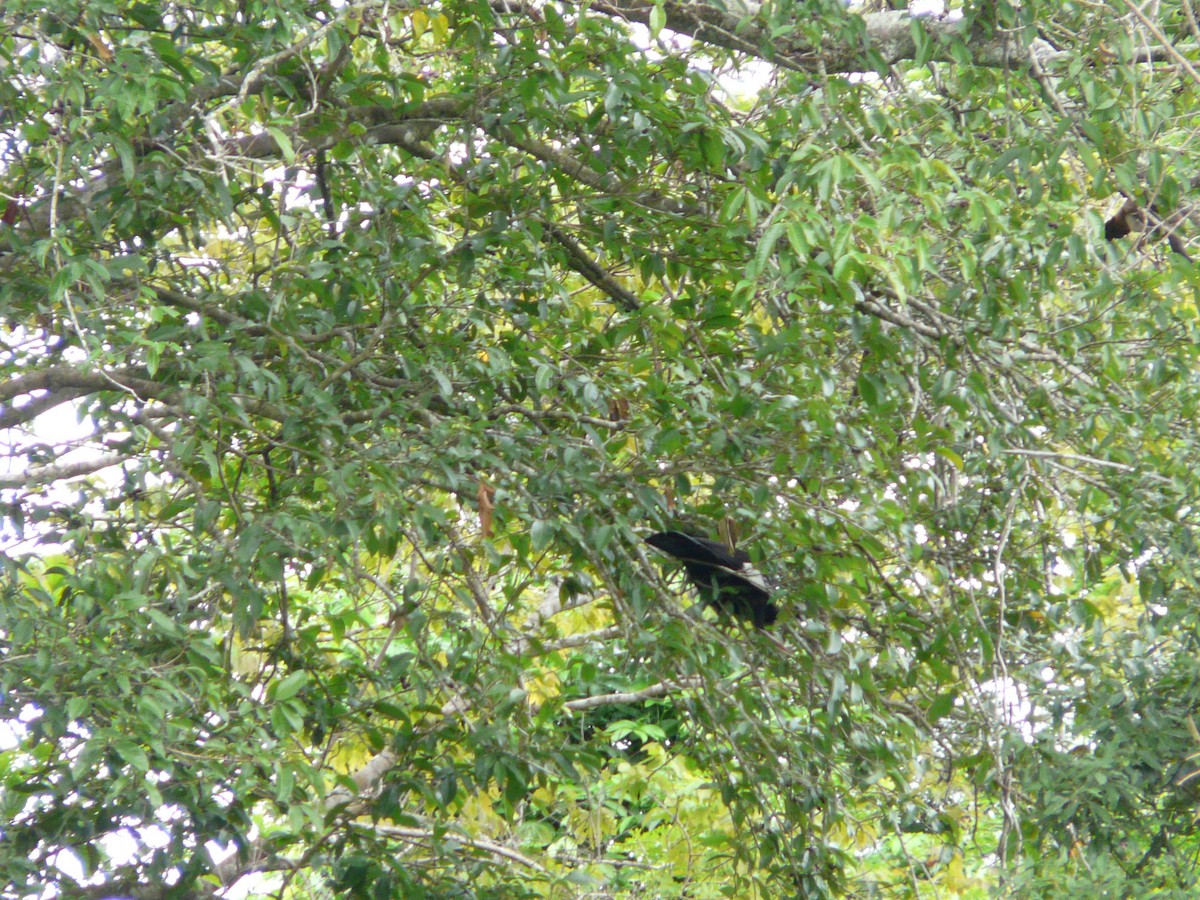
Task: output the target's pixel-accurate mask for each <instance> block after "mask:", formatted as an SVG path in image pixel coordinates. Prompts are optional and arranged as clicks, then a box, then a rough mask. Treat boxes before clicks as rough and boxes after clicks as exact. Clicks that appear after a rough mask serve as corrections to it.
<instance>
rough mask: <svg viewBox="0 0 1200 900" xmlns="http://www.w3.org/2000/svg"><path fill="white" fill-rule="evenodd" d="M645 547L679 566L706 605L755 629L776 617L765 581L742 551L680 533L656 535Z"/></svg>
mask: <svg viewBox="0 0 1200 900" xmlns="http://www.w3.org/2000/svg"><path fill="white" fill-rule="evenodd" d="M646 543H647V544H649V545H650V546H651V547H653V548H654V549H655V550H661V551H662V552H663V553H665V554H667V555H668V556H673V557H675V558H676V559H677V560H679V561H680V562H681V563H683V568H684V571H686V572H687V577H688V581H690V582H691V583H692V584H694V585H695V586H696V590H697V592H698V593H699V594H700V599H701V600H703V601H704V603H706V604H707V605H709V606H715V607H716V608H717V609H718V610H720V611H721V612H725V613H730V614H732V615H734V616H736V617H737V618H739V619H743V620H746V621H749V622H751V623H752V624H753V625H754V627H755V628H766V627H767V626H768V625H770V624H771V623H773V622H774V621H775V618H776V616H778V615H779V609H778V608H777V607H776V606H775V604H774V603H772V602H771V591H770V589H769V588H768V587H767V583H766V581H765V580H764V579H763V577H762V574H761V573H759V571H758V570H757V569H755V568H754V566H752V565H750V556H749V555H748V554H747V553H746V551H745V550H737V549H731V548H730V547H728V546H726V545H725V544H722V543H721V542H719V541H710V540H709V539H708V538H702V537H695V536H694V535H690V534H684V533H683V532H682V531H660V532H657V533H656V534H652V535H650V537H648V538H646Z"/></svg>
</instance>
